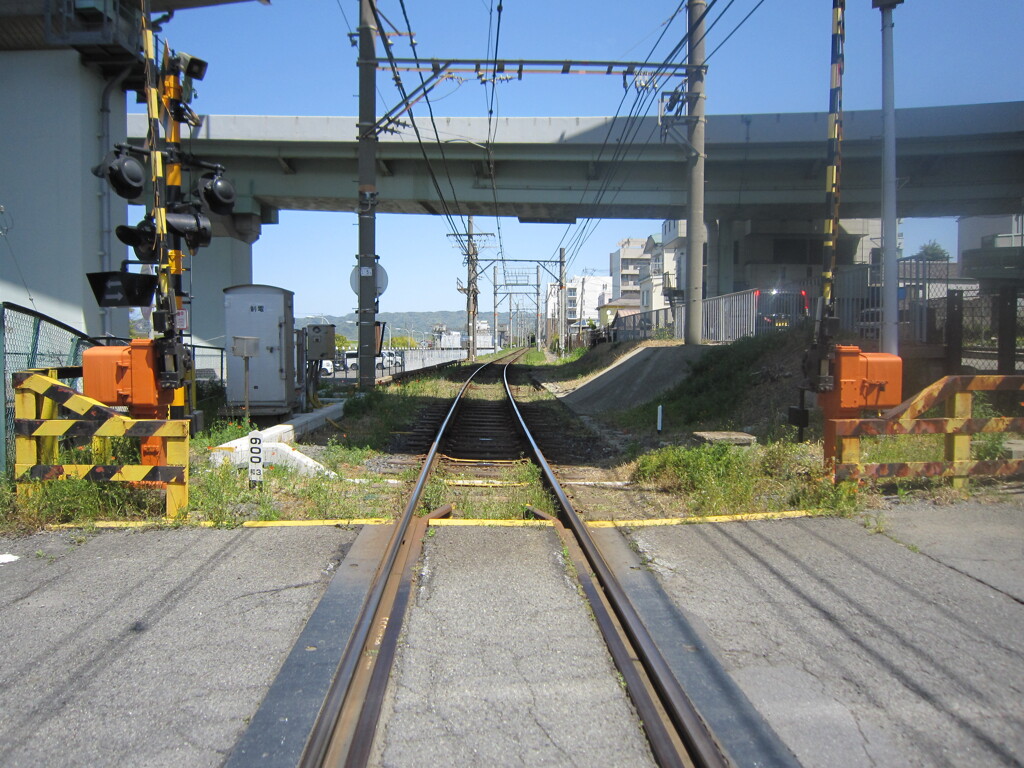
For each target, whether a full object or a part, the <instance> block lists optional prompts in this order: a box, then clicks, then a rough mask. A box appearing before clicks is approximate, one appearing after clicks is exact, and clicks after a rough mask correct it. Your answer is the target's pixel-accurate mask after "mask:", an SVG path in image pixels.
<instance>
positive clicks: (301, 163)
mask: <svg viewBox="0 0 1024 768" xmlns="http://www.w3.org/2000/svg"><path fill="white" fill-rule="evenodd" d="M826 126H827V115H826V114H824V113H810V114H768V115H721V116H710V117H709V118H708V130H707V136H708V144H707V148H706V151H707V165H706V175H707V186H706V200H705V210H706V215H707V218H708V220H709V221H710V220H715V219H717V220H721V221H728V220H747V219H755V220H756V219H789V220H794V219H796V220H804V221H807V220H817V219H819V218H821V216H822V212H823V209H824V172H825V137H826V135H827V128H826ZM419 127H420V132H421V135H423V136H424V147H423V148H421V147H420V146H419V144H418V142H417V141H416V138H415V135H414V133H413V131H412V129H411V128H409V127H404V128H401V129H399V130H398V131H397V132H396V133H385V134H383V135H382V137H381V140H380V142H379V146H378V188H379V192H380V205H379V207H378V210H379V211H381V212H382V213H418V214H430V215H436V214H439V213H441V212H442V211H443V210H444V207H443V205H444V204H443V203H442V201H441V200H440V199H439V198H438V195H437V192H436V190H435V188H434V185H433V183H432V182H431V180H430V176H429V173H428V163H427V161H428V160H429V165H430V167H431V168H432V169H433V171H434V173H435V175H436V176H437V178H438V183H439V186H440V187H441V189H442V191H443V193H444V194H445V198H446V201H445V202H446V204H447V206H448V210H449V211H450V212H451V213H452V214H460V215H466V214H475V215H490V216H493V215H495V213H497V215H500V216H510V217H512V216H514V217H517V218H518V219H519V220H520V221H523V222H531V221H543V222H553V221H572V220H574V219H578V218H584V217H601V218H622V219H631V218H645V219H650V218H655V219H657V218H661V219H682V218H685V217H686V188H685V183H686V182H685V179H686V173H685V168H686V163H687V158H688V152H689V150H688V147H687V146H686V145H685V144H684V143H682V142H681V141H679V140H677V139H676V135H677V134H675V133H673V132H669V133H668V134H667V135H666V136H664V137H663V136H662V132H661V130H660V128H659V126H658V125H657V121H656V119H655V118H643V119H641V120H640V121H639V122H638V123H635V124H634V125H633V126H632V127H627V125H626V122H625V120H622V119H618V120H612V119H611V118H602V117H578V118H567V117H562V118H554V117H552V118H540V117H536V118H532V117H531V118H503V119H501V120H499V121H498V123H497V131H496V135H497V137H498V139H497V141H496V142H495V143H493V145H492V147H491V150H490V152H488V150H487V149H486V147H485V146H484V143H485V141H486V138H485V137H486V136H487V121H486V119H485V118H440V119H438V120H437V136H435V134H434V129H433V127H432V126H431V125H430V123H429V121H427V120H420V121H419ZM144 130H145V123H144V121H143V118H142V116H140V115H129V116H128V136H129V140H130V141H133V142H141V140H142V135H143V132H144ZM880 130H881V115H880V113H879V112H876V111H865V112H847V113H846V114H845V115H844V145H843V189H842V212H843V216H844V217H845V218H877V217H878V215H879V211H880V208H881V203H880V190H881V179H880V175H881V158H880V153H881V137H880ZM355 134H356V125H355V118H352V117H282V116H229V115H207V116H205V118H204V122H203V125H202V126H201V127H200V128H199V129H196V130H195V132H194V133H193V135H192V139H191V141H190V142H186V145H187V146H188V147H189V148H190V150H191V151H192V152H193V153H195V154H196V155H199V156H200V157H203V158H204V159H208V160H211V161H215V162H220V163H223V164H224V165H225V166H227V168H228V175H229V177H231V178H232V179H233V180H234V182H235V184H236V187H237V189H238V192H239V204H238V205H237V206H236V209H235V210H236V212H235V214H234V215H233V218H232V219H231V220H230V221H229V220H226V219H222V220H221V221H219V222H218V230H217V231H218V233H220V234H227V235H231V237H230V238H225V237H220V238H216V239H215V241H214V244H213V245H212V246H211V247H210V248H209V249H205V250H204V252H203V256H202V260H201V262H200V260H199V259H196V260H194V261H196V262H197V264H196V269H197V270H198V271H197V273H196V276H197V278H198V279H195V280H193V295H194V304H193V319H194V327H195V330H196V333H197V335H198V336H201V337H203V338H213V337H216V336H219V335H221V334H222V333H223V330H222V328H223V319H222V317H221V302H220V290H221V289H222V288H223V287H225V286H227V285H232V284H237V283H242V282H249V281H251V274H252V266H251V256H252V254H251V245H250V244H251V243H252V242H254V241H255V240H256V239H257V238H258V236H259V232H260V229H261V227H262V226H263V225H265V224H273V223H275V222H276V221H277V213H278V211H279V210H281V209H286V210H287V209H292V210H317V211H353V210H354V209H355V206H356V196H355V193H356V142H355ZM624 135H625V137H626V138H625V139H624V138H623V136H624ZM897 135H898V141H897V152H898V162H897V176H898V179H899V184H900V188H899V195H898V209H899V213H898V215H899V216H901V217H920V216H969V215H981V214H1005V213H1016V212H1019V211H1020V210H1021V205H1022V200H1024V103H1022V102H1010V103H998V104H979V105H967V106H952V107H935V108H920V109H904V110H899V111H898V112H897ZM438 138H439V139H440V142H438ZM424 156H425V157H426V159H425V157H424ZM452 187H454V195H453V194H451V189H452ZM715 257H716V256H715V255H714V254H713V255H712V256H711V257H710V258H715ZM719 257H720V258H723V257H721V256H719ZM384 263H385V266H386V259H385V261H384ZM343 277H344V275H342V276H341V277H340V278H339V279H342V278H343ZM712 292H716V291H714V290H712Z"/></svg>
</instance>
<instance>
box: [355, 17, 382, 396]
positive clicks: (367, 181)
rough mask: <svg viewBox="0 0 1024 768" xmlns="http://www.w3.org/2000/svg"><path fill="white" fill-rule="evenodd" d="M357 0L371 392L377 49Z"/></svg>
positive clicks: (362, 368) (367, 384) (363, 301)
mask: <svg viewBox="0 0 1024 768" xmlns="http://www.w3.org/2000/svg"><path fill="white" fill-rule="evenodd" d="M375 1H376V0H359V254H358V255H357V256H356V259H357V262H358V267H359V310H358V312H357V317H356V322H357V323H358V324H359V342H358V345H359V387H360V389H372V388H373V385H374V382H375V375H374V372H375V370H376V369H375V367H374V364H375V362H376V360H375V358H376V356H377V323H376V320H377V253H376V251H377V229H376V226H377V219H376V216H377V128H376V124H377V47H376V43H375V40H374V35H375V34H376V31H377V30H376V24H375V22H374V14H373V3H374V2H375Z"/></svg>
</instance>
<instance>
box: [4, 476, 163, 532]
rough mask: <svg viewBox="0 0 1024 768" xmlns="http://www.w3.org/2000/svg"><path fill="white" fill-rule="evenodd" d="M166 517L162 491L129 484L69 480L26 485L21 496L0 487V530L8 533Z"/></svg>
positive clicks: (8, 487) (7, 485) (11, 488)
mask: <svg viewBox="0 0 1024 768" xmlns="http://www.w3.org/2000/svg"><path fill="white" fill-rule="evenodd" d="M163 514H164V494H163V491H161V490H155V489H150V488H140V487H133V486H131V485H128V484H127V483H93V482H89V481H87V480H80V479H78V478H67V479H65V480H61V481H59V482H57V481H51V482H42V481H39V482H32V483H26V484H24V486H23V489H22V492H21V493H15V491H14V484H13V483H10V482H6V481H5V482H4V483H3V484H2V485H0V530H2V531H4V532H8V533H29V532H31V531H36V530H39V529H41V528H43V527H45V526H47V525H60V524H63V523H75V524H78V525H88V524H90V523H94V522H96V521H97V520H146V519H149V518H153V517H162V516H163Z"/></svg>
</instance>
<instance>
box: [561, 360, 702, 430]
mask: <svg viewBox="0 0 1024 768" xmlns="http://www.w3.org/2000/svg"><path fill="white" fill-rule="evenodd" d="M706 349H707V347H695V346H690V347H688V346H686V345H685V344H682V345H673V346H651V347H640V348H639V349H637V350H636V351H634V352H631V353H630V354H628V355H625V356H623V357H622V358H621V359H619V360H617V361H616V362H615V364H614V365H613V366H611V367H610V368H607V369H605V370H604V371H602V372H601V374H600V375H599V376H596V377H594V378H592V379H590V380H589V381H587V382H586V383H585V384H583V385H582V386H580V387H578V388H577V389H576V390H574V391H572V392H569V393H568V394H566V395H563V396H562V400H563V401H564V402H565V404H566V405H568V406H569V407H570V408H572V409H573V410H574V411H576V412H577V413H581V414H585V415H588V416H593V415H595V414H598V413H603V412H604V411H607V410H616V409H621V408H622V406H623V403H630V404H632V405H639V404H640V403H646V402H650V401H651V400H653V399H654V398H655V397H657V395H658V393H660V392H663V391H664V390H666V389H669V388H670V387H673V386H675V385H676V384H678V383H679V382H680V381H682V380H683V379H684V378H685V377H686V375H687V374H688V373H689V371H690V364H691V363H692V362H693V361H695V360H697V359H699V357H700V356H701V355H702V354H704V352H705V351H706Z"/></svg>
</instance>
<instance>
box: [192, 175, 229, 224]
mask: <svg viewBox="0 0 1024 768" xmlns="http://www.w3.org/2000/svg"><path fill="white" fill-rule="evenodd" d="M198 191H199V194H200V196H201V197H202V198H203V200H204V201H205V202H206V204H207V205H208V206H209V207H210V211H212V212H213V213H215V214H217V215H218V216H226V215H227V214H229V213H231V211H232V210H234V208H235V188H234V186H232V184H231V182H230V181H228V180H227V179H225V178H224V177H223V176H222V175H221V174H220V173H219V172H218V173H208V174H206V175H204V176H203V177H202V178H201V179H200V180H199V190H198Z"/></svg>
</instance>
